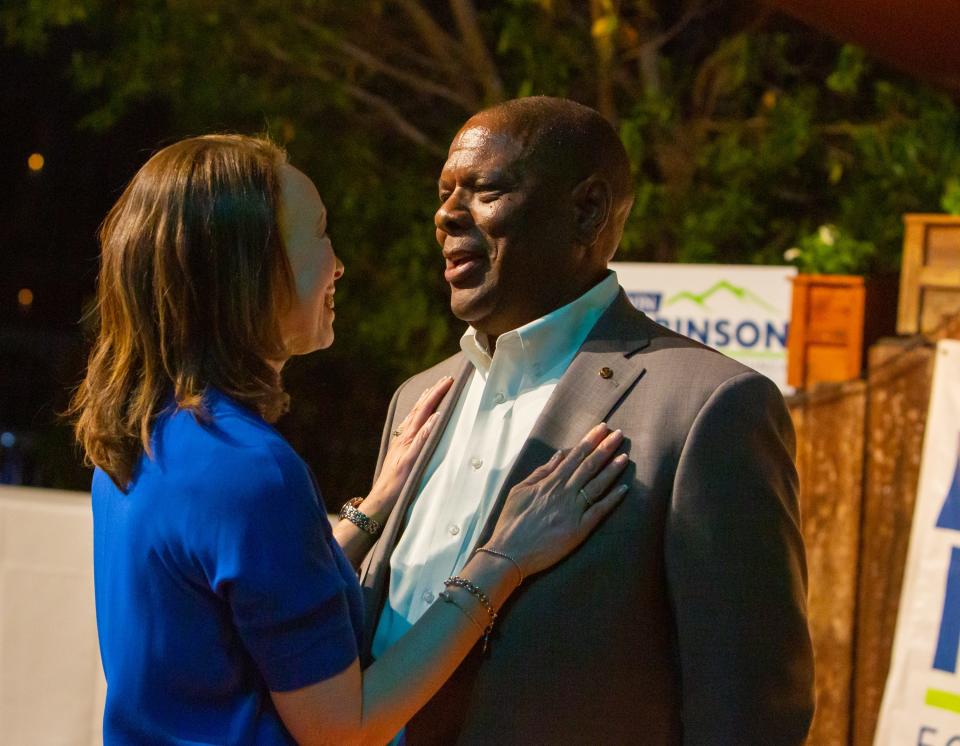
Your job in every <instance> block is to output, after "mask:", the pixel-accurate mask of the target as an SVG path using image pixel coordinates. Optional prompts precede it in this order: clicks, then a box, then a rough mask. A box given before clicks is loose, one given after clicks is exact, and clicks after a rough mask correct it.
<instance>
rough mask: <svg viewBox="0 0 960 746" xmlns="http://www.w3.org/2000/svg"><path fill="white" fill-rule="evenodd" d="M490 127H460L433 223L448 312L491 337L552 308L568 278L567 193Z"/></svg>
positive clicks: (516, 143)
mask: <svg viewBox="0 0 960 746" xmlns="http://www.w3.org/2000/svg"><path fill="white" fill-rule="evenodd" d="M524 155H525V151H524V145H523V143H522V142H521V141H520V140H519V139H518V138H516V137H515V136H514V135H512V134H509V133H508V132H507V131H506V130H505V129H503V128H498V127H497V126H496V124H495V123H492V124H491V123H484V122H483V120H479V121H477V122H476V123H472V121H471V122H468V123H467V124H466V125H465V127H464V128H463V129H462V130H461V131H460V133H459V134H458V135H457V136H456V138H454V141H453V144H452V145H451V146H450V152H449V155H448V157H447V162H446V163H445V164H444V166H443V171H442V172H441V174H440V181H439V192H440V203H441V204H440V208H439V209H438V210H437V213H436V215H435V217H434V222H435V223H436V226H437V241H438V242H439V243H440V246H441V247H442V248H443V257H444V259H445V260H446V269H445V271H444V278H445V279H446V280H447V282H448V283H449V284H450V288H451V298H450V306H451V308H452V310H453V313H454V314H455V315H456V316H457V317H458V318H460V319H461V320H463V321H466V322H467V323H469V324H471V325H472V326H474V327H475V328H476V329H478V330H480V331H482V332H484V333H485V334H488V335H491V336H493V337H496V336H499V335H500V334H503V333H504V332H507V331H510V330H511V329H515V328H517V327H519V326H522V325H523V324H526V323H528V322H529V321H532V320H534V319H536V318H538V317H540V316H542V315H544V314H545V313H547V312H549V311H550V310H553V309H552V308H551V302H552V299H553V298H554V297H562V295H561V294H558V290H559V288H560V287H562V286H566V285H568V284H569V282H570V276H571V275H573V274H575V272H576V268H575V264H576V256H575V255H576V253H577V252H576V249H575V248H574V247H573V245H572V238H571V236H572V235H573V234H572V223H573V216H572V209H571V205H570V204H569V203H570V194H569V189H564V186H563V185H562V184H559V183H557V182H558V180H557V179H546V178H543V171H544V169H543V168H540V167H537V166H536V165H535V164H531V163H530V162H529V160H525V159H524Z"/></svg>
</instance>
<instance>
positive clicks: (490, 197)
mask: <svg viewBox="0 0 960 746" xmlns="http://www.w3.org/2000/svg"><path fill="white" fill-rule="evenodd" d="M477 196H478V197H479V198H480V201H481V202H494V201H496V200H498V199H500V197H502V196H503V191H502V190H500V189H495V188H494V187H477Z"/></svg>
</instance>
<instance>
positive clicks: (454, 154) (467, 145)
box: [447, 122, 524, 164]
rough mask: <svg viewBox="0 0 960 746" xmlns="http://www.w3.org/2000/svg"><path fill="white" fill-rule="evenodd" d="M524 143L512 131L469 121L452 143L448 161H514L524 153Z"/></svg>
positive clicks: (450, 162) (449, 162)
mask: <svg viewBox="0 0 960 746" xmlns="http://www.w3.org/2000/svg"><path fill="white" fill-rule="evenodd" d="M523 151H524V147H523V143H522V142H521V141H520V140H519V139H518V138H517V137H516V135H514V134H513V133H511V132H508V131H505V130H503V129H499V128H497V127H491V126H488V125H487V124H481V123H477V124H471V123H470V122H468V123H467V124H466V125H465V126H464V128H463V129H462V130H460V132H458V133H457V135H456V137H454V138H453V142H452V143H451V144H450V152H449V154H448V158H447V163H448V164H452V163H454V162H456V161H460V160H463V159H470V160H474V159H481V160H497V161H499V162H501V163H503V162H504V161H514V160H516V159H517V158H519V157H520V156H521V155H523Z"/></svg>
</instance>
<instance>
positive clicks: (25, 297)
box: [17, 288, 33, 308]
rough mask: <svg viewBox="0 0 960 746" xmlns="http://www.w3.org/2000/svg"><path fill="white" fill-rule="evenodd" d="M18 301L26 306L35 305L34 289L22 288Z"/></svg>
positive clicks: (18, 294)
mask: <svg viewBox="0 0 960 746" xmlns="http://www.w3.org/2000/svg"><path fill="white" fill-rule="evenodd" d="M17 303H19V304H20V305H21V306H23V307H24V308H30V306H32V305H33V291H32V290H31V289H30V288H20V292H18V293H17Z"/></svg>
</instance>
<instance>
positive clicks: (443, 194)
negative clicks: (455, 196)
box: [440, 192, 451, 204]
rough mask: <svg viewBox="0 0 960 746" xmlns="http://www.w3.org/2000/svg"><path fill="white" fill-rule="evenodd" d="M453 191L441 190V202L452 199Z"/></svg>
mask: <svg viewBox="0 0 960 746" xmlns="http://www.w3.org/2000/svg"><path fill="white" fill-rule="evenodd" d="M450 194H451V192H440V204H443V203H444V202H446V201H447V200H448V199H450Z"/></svg>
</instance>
